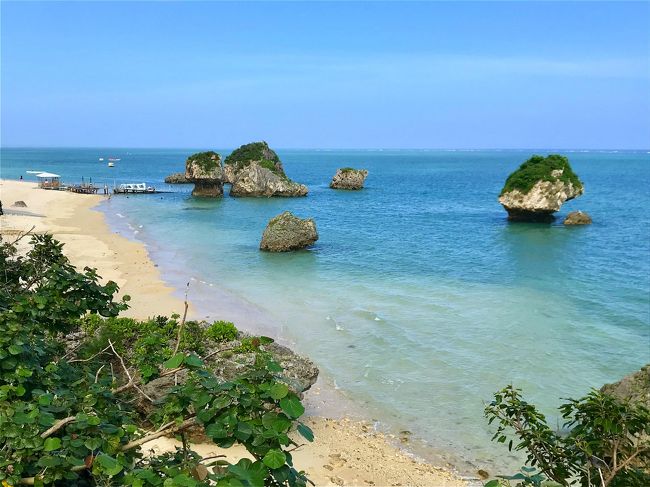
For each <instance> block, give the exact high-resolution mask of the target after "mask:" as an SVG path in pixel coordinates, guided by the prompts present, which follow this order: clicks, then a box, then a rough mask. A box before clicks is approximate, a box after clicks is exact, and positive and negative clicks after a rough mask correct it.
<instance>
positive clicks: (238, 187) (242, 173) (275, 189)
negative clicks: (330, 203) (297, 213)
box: [230, 162, 309, 197]
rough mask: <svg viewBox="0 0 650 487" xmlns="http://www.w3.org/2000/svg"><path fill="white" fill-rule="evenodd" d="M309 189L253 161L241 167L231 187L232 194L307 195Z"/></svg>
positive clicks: (241, 195)
mask: <svg viewBox="0 0 650 487" xmlns="http://www.w3.org/2000/svg"><path fill="white" fill-rule="evenodd" d="M308 192H309V190H308V189H307V186H305V185H304V184H298V183H294V182H293V181H291V180H290V179H289V178H287V177H286V176H280V175H278V174H276V173H274V172H272V171H271V170H269V169H267V168H265V167H262V166H260V165H259V164H258V163H257V162H251V163H249V164H248V165H246V166H245V167H243V168H241V169H240V170H239V171H238V172H237V175H236V176H235V180H234V182H233V183H232V187H231V188H230V196H239V197H245V196H267V197H270V196H284V197H292V196H307V193H308Z"/></svg>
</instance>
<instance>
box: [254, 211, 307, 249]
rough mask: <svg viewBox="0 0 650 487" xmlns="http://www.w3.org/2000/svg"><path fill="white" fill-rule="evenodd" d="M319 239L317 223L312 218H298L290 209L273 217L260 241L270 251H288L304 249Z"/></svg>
mask: <svg viewBox="0 0 650 487" xmlns="http://www.w3.org/2000/svg"><path fill="white" fill-rule="evenodd" d="M316 240H318V232H317V231H316V224H315V223H314V220H312V219H311V218H307V219H305V220H303V219H301V218H298V217H297V216H295V215H293V214H292V213H291V212H289V211H285V212H284V213H282V214H280V215H278V216H276V217H274V218H272V219H271V220H270V221H269V223H268V225H267V226H266V229H265V230H264V234H263V235H262V241H261V242H260V249H261V250H266V251H269V252H288V251H291V250H298V249H304V248H305V247H308V246H310V245H312V244H313V243H314V242H316Z"/></svg>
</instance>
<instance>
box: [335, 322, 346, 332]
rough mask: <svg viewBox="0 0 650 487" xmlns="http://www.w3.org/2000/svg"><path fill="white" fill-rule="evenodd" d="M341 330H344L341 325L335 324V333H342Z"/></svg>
mask: <svg viewBox="0 0 650 487" xmlns="http://www.w3.org/2000/svg"><path fill="white" fill-rule="evenodd" d="M343 330H345V328H343V327H342V326H341V325H339V324H338V323H337V324H336V331H343Z"/></svg>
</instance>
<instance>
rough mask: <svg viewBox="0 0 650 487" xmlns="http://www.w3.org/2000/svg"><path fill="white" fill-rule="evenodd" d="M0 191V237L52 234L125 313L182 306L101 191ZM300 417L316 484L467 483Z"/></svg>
mask: <svg viewBox="0 0 650 487" xmlns="http://www.w3.org/2000/svg"><path fill="white" fill-rule="evenodd" d="M0 194H1V196H0V198H1V200H2V204H3V209H4V212H5V214H4V215H3V216H2V217H0V233H1V234H2V236H3V238H5V239H9V240H11V239H12V238H15V237H16V236H18V235H19V234H20V233H22V232H26V231H29V230H30V229H32V228H33V230H32V231H33V232H34V233H51V234H53V235H54V236H55V237H56V238H57V239H58V240H59V241H61V242H62V243H63V244H64V245H65V246H64V251H65V253H66V255H67V256H68V257H69V258H70V260H71V261H72V263H73V264H75V265H76V266H77V267H79V268H83V267H85V266H89V267H94V268H96V269H97V271H98V274H99V275H100V276H102V278H103V279H104V280H113V281H115V282H117V283H118V285H119V286H120V294H129V295H130V296H131V297H132V300H131V302H130V304H131V308H130V309H129V310H128V311H127V312H126V313H125V314H126V315H129V316H133V317H136V318H146V317H149V316H154V315H164V314H167V315H169V314H171V313H173V312H180V311H182V309H183V301H182V299H181V298H179V297H178V294H177V293H175V290H174V289H173V288H172V287H170V286H168V285H166V284H165V283H164V282H163V281H162V279H161V276H160V272H159V271H158V269H157V267H156V265H155V264H154V263H153V262H152V261H151V260H150V258H149V255H148V252H147V249H146V247H145V246H143V245H142V244H141V243H139V242H134V241H130V240H128V239H126V238H125V237H122V236H120V235H117V234H115V233H112V232H111V231H110V229H109V227H108V225H107V223H106V221H105V219H104V215H103V214H102V213H101V212H99V211H94V210H93V207H95V206H96V205H97V204H99V203H100V202H101V201H102V199H103V198H105V196H98V195H78V194H73V193H66V192H58V191H45V190H39V189H38V188H37V187H36V184H35V183H32V182H18V181H9V180H2V181H0ZM16 201H24V202H25V204H26V207H14V206H13V205H14V202H16ZM191 314H192V307H191V304H190V316H191ZM314 394H318V391H317V390H315V391H309V392H308V393H307V397H306V399H307V402H309V401H310V396H311V395H314ZM307 422H308V423H309V425H310V426H311V428H312V429H313V430H314V433H315V441H314V443H312V444H308V445H305V446H302V447H301V448H299V449H298V450H297V451H295V452H293V454H294V459H295V463H296V466H297V467H298V468H300V469H304V470H305V471H306V472H307V474H308V476H309V478H310V479H311V480H312V481H313V482H314V483H315V484H316V485H364V486H368V485H376V486H383V485H417V486H460V485H467V482H466V481H464V480H463V479H461V478H460V477H459V476H458V475H456V474H454V473H452V472H451V471H448V470H444V469H441V468H438V467H434V466H433V465H429V464H427V463H424V462H421V461H419V460H417V459H416V458H414V457H412V456H410V455H409V454H407V453H406V452H404V451H402V450H401V449H399V448H397V447H396V446H394V445H393V444H392V443H391V439H390V438H388V437H386V436H385V435H383V434H381V433H377V432H376V431H375V430H374V429H373V428H372V426H371V425H369V424H367V423H363V422H357V421H352V420H349V419H336V420H334V419H327V418H322V417H317V416H312V417H310V418H309V419H308V421H307ZM173 446H174V440H173V439H162V440H157V441H156V442H152V443H150V444H146V445H145V447H146V449H156V450H167V449H171V448H173ZM195 449H196V450H197V451H198V452H199V453H201V454H204V455H215V454H227V455H228V456H229V457H231V458H238V457H241V456H242V455H243V454H244V453H245V451H244V450H243V449H237V448H231V449H229V450H226V451H220V450H219V449H218V448H217V447H215V446H214V445H209V444H197V445H195Z"/></svg>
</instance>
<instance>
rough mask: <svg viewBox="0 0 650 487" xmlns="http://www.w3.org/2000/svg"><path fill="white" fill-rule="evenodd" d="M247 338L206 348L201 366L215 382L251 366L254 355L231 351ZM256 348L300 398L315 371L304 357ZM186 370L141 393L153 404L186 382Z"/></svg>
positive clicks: (156, 381)
mask: <svg viewBox="0 0 650 487" xmlns="http://www.w3.org/2000/svg"><path fill="white" fill-rule="evenodd" d="M246 337H248V335H246V334H244V333H240V334H239V336H238V338H237V339H236V340H233V341H229V342H223V343H220V344H218V346H217V347H208V348H207V349H206V352H205V356H206V357H209V358H208V359H207V360H206V361H205V363H206V365H207V366H208V367H209V368H210V369H211V370H212V372H213V373H214V375H215V377H216V378H217V380H219V381H222V382H227V381H231V380H234V379H236V378H237V377H241V376H242V375H244V374H245V373H246V372H247V371H249V370H252V369H254V367H255V356H256V353H255V352H231V351H230V350H233V349H234V350H236V349H237V348H238V347H239V346H240V345H241V343H242V339H243V338H246ZM260 349H261V350H262V351H265V352H269V353H270V354H271V356H272V357H273V360H274V361H275V362H277V363H278V364H279V365H280V367H282V372H281V373H279V378H280V380H281V381H282V382H284V383H285V384H286V385H287V386H288V387H289V389H290V390H292V391H293V392H295V393H296V394H298V395H300V396H302V393H303V392H305V391H306V390H308V389H309V388H310V387H311V386H312V385H314V384H315V383H316V379H318V368H317V367H316V366H315V365H314V363H313V362H312V361H311V360H309V359H308V358H306V357H303V356H301V355H298V354H297V353H295V352H294V351H292V350H291V349H289V348H287V347H285V346H283V345H279V344H277V343H275V342H273V343H270V344H261V345H260ZM187 375H188V372H187V370H181V371H180V372H179V373H178V374H176V377H174V375H170V376H165V377H160V378H157V379H154V380H152V381H151V382H148V383H147V384H145V385H144V387H143V391H144V392H145V394H147V395H148V396H149V397H151V398H152V399H154V401H159V400H161V399H164V397H165V396H166V395H167V394H168V393H169V391H170V389H171V388H172V387H174V385H175V382H176V381H177V382H178V383H179V384H182V383H183V382H185V380H187ZM140 406H141V408H143V409H147V408H150V406H151V404H150V403H149V402H148V401H142V404H141V405H140Z"/></svg>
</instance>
